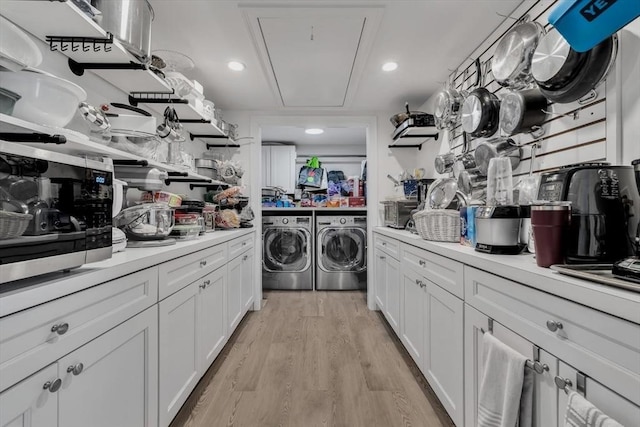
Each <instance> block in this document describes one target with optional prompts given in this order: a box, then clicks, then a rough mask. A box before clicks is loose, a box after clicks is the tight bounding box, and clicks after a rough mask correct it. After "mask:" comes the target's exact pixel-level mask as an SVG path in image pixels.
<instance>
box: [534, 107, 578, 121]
mask: <svg viewBox="0 0 640 427" xmlns="http://www.w3.org/2000/svg"><path fill="white" fill-rule="evenodd" d="M540 111H542V112H543V113H545V114H549V115H551V116H563V117H573V120H578V118H580V110H576V111H574V112H573V113H570V114H566V113H554V112H553V111H548V110H544V109H542V110H540Z"/></svg>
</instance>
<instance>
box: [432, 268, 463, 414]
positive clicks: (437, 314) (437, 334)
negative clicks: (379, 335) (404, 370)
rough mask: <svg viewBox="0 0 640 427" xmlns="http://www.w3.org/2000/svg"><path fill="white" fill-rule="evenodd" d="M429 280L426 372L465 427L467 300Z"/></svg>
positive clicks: (435, 389) (445, 403)
mask: <svg viewBox="0 0 640 427" xmlns="http://www.w3.org/2000/svg"><path fill="white" fill-rule="evenodd" d="M423 280H424V279H423ZM425 282H426V283H427V296H426V298H427V299H426V304H425V307H424V310H423V312H424V313H425V314H426V318H425V324H424V334H425V335H424V343H425V350H424V357H423V358H422V362H423V365H422V372H423V373H424V375H425V377H426V378H427V381H429V384H430V385H431V387H432V388H433V391H434V392H435V393H436V395H437V396H438V398H439V399H440V402H442V405H443V406H444V408H445V409H446V410H447V412H448V413H449V416H450V417H451V419H452V420H453V422H454V423H455V424H456V425H457V426H462V425H463V419H464V408H463V406H462V402H463V394H464V389H463V375H462V371H463V367H464V366H463V365H464V363H463V341H464V337H463V333H464V331H463V329H464V327H463V326H464V325H463V319H464V313H463V312H464V303H463V302H462V300H461V299H460V298H458V297H456V296H454V295H452V294H450V293H449V292H447V291H445V290H444V289H442V288H441V287H439V286H438V285H436V284H435V283H433V282H431V281H427V280H425Z"/></svg>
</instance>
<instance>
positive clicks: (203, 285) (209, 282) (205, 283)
mask: <svg viewBox="0 0 640 427" xmlns="http://www.w3.org/2000/svg"><path fill="white" fill-rule="evenodd" d="M210 284H211V280H205V281H204V282H202V285H200V289H206V288H207V286H209V285H210Z"/></svg>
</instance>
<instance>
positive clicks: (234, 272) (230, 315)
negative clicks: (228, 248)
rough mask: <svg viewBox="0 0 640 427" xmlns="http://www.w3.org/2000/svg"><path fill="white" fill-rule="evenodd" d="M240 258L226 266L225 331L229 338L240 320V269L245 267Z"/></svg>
mask: <svg viewBox="0 0 640 427" xmlns="http://www.w3.org/2000/svg"><path fill="white" fill-rule="evenodd" d="M242 258H243V257H242V256H239V257H236V258H234V259H232V260H231V261H230V262H229V263H228V264H227V277H228V279H227V331H228V333H229V336H231V334H232V333H233V331H234V330H235V329H236V327H237V326H238V325H239V324H240V320H242V276H243V274H242V269H243V268H245V267H246V264H245V262H244V261H243V259H242Z"/></svg>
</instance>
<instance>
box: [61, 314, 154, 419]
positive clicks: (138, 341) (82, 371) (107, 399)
mask: <svg viewBox="0 0 640 427" xmlns="http://www.w3.org/2000/svg"><path fill="white" fill-rule="evenodd" d="M157 316H158V312H157V308H156V307H155V306H154V307H151V308H149V309H147V310H145V311H144V312H142V313H140V314H138V315H137V316H135V317H133V318H132V319H130V320H128V321H126V322H125V323H123V324H121V325H120V326H118V327H116V328H114V329H112V330H110V331H109V332H107V333H106V334H104V335H101V336H100V337H98V338H97V339H95V340H93V341H91V342H89V343H88V344H86V345H84V346H82V347H80V348H79V349H77V350H76V351H74V352H72V353H71V354H69V355H67V356H66V357H64V358H62V359H60V360H59V361H58V376H59V378H61V379H62V388H61V389H60V390H59V391H58V395H59V396H58V399H59V403H58V408H59V414H58V419H59V424H58V425H59V426H60V427H63V426H64V427H87V426H92V427H113V426H131V427H136V426H137V427H146V426H154V425H157V422H158V418H157V416H158V406H157V405H158V400H157V399H158V395H157V390H158V317H157Z"/></svg>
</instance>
